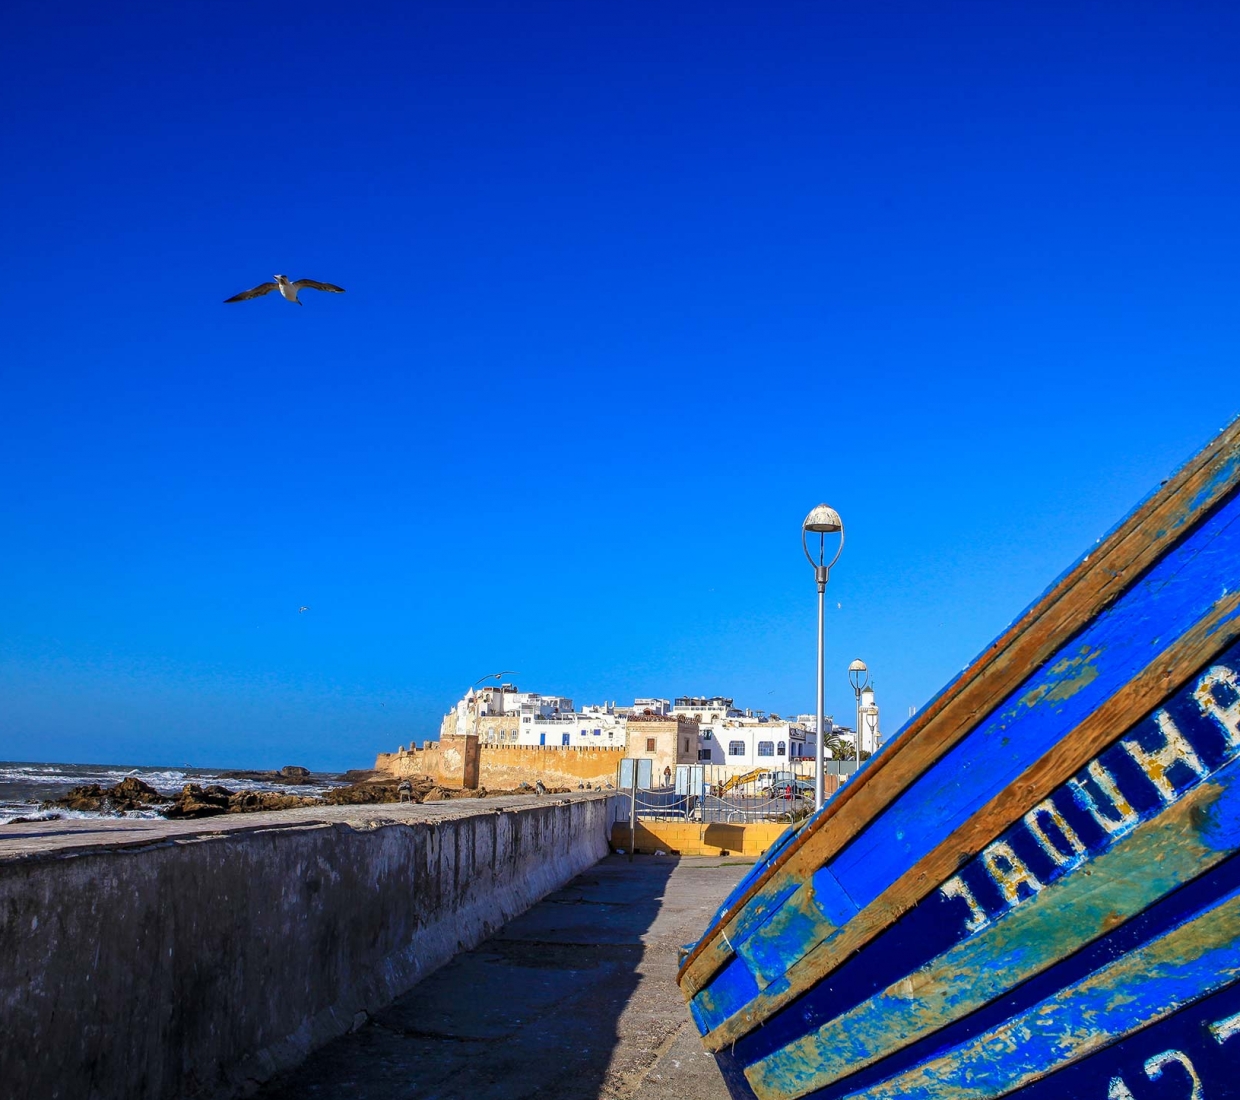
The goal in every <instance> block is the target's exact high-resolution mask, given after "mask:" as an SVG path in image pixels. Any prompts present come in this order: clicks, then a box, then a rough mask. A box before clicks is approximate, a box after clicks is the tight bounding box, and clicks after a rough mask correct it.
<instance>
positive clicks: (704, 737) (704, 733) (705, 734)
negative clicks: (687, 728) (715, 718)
mask: <svg viewBox="0 0 1240 1100" xmlns="http://www.w3.org/2000/svg"><path fill="white" fill-rule="evenodd" d="M702 740H703V741H709V740H710V730H703V731H702Z"/></svg>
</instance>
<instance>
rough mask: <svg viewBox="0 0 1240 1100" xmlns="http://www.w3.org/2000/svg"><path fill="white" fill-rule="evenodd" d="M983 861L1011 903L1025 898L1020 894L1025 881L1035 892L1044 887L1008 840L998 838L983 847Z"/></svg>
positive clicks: (1013, 903)
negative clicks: (1013, 849) (1021, 885)
mask: <svg viewBox="0 0 1240 1100" xmlns="http://www.w3.org/2000/svg"><path fill="white" fill-rule="evenodd" d="M982 863H983V864H985V866H986V870H987V871H989V872H990V877H991V878H992V879H994V882H995V885H996V886H998V887H999V889H1000V890H1002V891H1003V896H1004V897H1005V898H1007V903H1008V904H1009V905H1016V904H1017V903H1019V902H1020V901H1022V900H1023V899H1022V898H1021V896H1020V884H1021V883H1022V882H1023V883H1024V884H1025V885H1026V886H1028V887H1029V889H1030V890H1032V891H1033V892H1034V893H1035V894H1036V893H1038V892H1039V891H1040V890H1041V889H1042V883H1041V882H1040V881H1039V879H1038V877H1037V875H1035V874H1034V873H1033V872H1032V871H1031V870H1029V868H1028V867H1027V866H1026V865H1025V861H1024V860H1023V859H1021V858H1020V856H1018V855H1017V854H1016V853H1015V852H1014V851H1012V846H1011V845H1010V844H1008V843H1007V842H1006V841H1002V840H997V841H995V842H994V843H993V844H988V845H987V846H986V847H985V848H983V849H982Z"/></svg>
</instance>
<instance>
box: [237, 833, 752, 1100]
mask: <svg viewBox="0 0 1240 1100" xmlns="http://www.w3.org/2000/svg"><path fill="white" fill-rule="evenodd" d="M746 870H747V864H745V863H743V862H740V861H737V860H734V859H726V858H725V859H718V858H715V859H705V858H703V859H677V858H675V857H659V856H638V857H637V858H636V859H635V860H634V861H633V862H632V863H629V862H628V861H627V859H626V858H625V857H623V856H610V857H608V858H606V859H604V860H602V861H601V862H600V863H598V864H596V865H595V866H594V867H592V868H591V869H590V870H589V871H587V872H585V873H584V874H582V875H580V876H578V877H577V878H576V879H574V880H573V881H572V882H571V883H569V884H568V885H567V886H566V887H565V888H564V889H562V890H559V891H557V892H556V893H554V894H552V895H550V896H549V897H547V898H545V899H544V900H543V901H542V902H540V903H539V904H538V905H536V906H535V907H534V908H533V909H531V910H529V911H528V912H527V913H525V914H523V915H522V916H520V917H518V918H517V919H516V920H514V921H512V922H511V923H510V924H508V925H507V926H506V927H505V928H504V929H503V930H502V931H500V932H499V933H497V934H496V935H495V936H493V937H492V938H491V939H489V940H487V941H486V942H485V943H483V944H482V945H480V946H479V947H478V948H476V949H475V950H473V951H470V952H468V953H466V954H463V955H459V956H458V957H457V958H455V959H454V960H453V961H452V962H450V963H449V964H448V965H447V966H445V967H443V968H442V969H441V970H439V971H437V972H436V973H434V974H432V975H431V976H430V977H429V978H427V979H426V980H425V981H423V982H422V983H421V984H419V985H418V986H416V987H415V988H414V989H412V990H410V992H408V993H407V994H405V995H404V996H403V997H401V998H400V999H399V1000H398V1001H396V1002H395V1003H394V1004H392V1005H391V1006H389V1007H388V1008H386V1009H384V1010H383V1011H382V1012H380V1013H378V1014H377V1015H376V1016H375V1017H374V1018H373V1019H372V1020H370V1021H369V1022H368V1023H366V1024H365V1025H364V1026H362V1027H360V1028H359V1029H358V1030H357V1031H355V1032H354V1033H352V1034H351V1035H347V1036H345V1037H343V1038H341V1039H338V1040H336V1041H335V1042H333V1043H330V1044H328V1045H327V1046H326V1047H323V1048H322V1049H321V1050H319V1051H318V1052H317V1053H315V1054H314V1055H312V1056H311V1057H310V1059H309V1060H308V1061H307V1062H305V1063H304V1064H303V1065H301V1066H300V1067H298V1068H297V1069H295V1070H292V1071H290V1072H288V1073H286V1074H284V1075H283V1076H281V1077H279V1078H277V1079H275V1080H274V1081H271V1082H269V1083H268V1085H267V1086H266V1087H264V1088H263V1089H261V1090H260V1091H259V1092H258V1094H257V1095H258V1097H259V1098H260V1100H294V1098H296V1100H302V1098H315V1097H332V1098H333V1100H334V1098H345V1097H347V1098H356V1100H406V1098H414V1097H417V1098H420V1100H456V1098H458V1097H459V1098H465V1097H469V1098H470V1100H519V1098H522V1097H559V1098H563V1100H586V1098H595V1097H598V1098H606V1100H619V1098H622V1097H623V1098H628V1097H635V1098H638V1100H664V1098H666V1100H671V1098H672V1097H675V1098H676V1100H726V1097H727V1095H728V1094H727V1090H726V1089H725V1087H724V1084H723V1080H722V1078H721V1077H720V1075H719V1071H718V1069H717V1068H716V1067H715V1063H714V1060H713V1059H712V1058H711V1057H710V1056H709V1055H707V1054H706V1052H705V1051H704V1050H703V1049H702V1046H701V1043H700V1042H699V1039H698V1034H697V1031H696V1029H695V1028H694V1027H693V1025H692V1024H691V1023H690V1022H689V1018H688V1013H687V1011H686V1009H685V1004H684V1000H683V998H682V997H681V995H680V990H679V989H678V988H677V986H676V949H677V947H678V946H679V945H680V944H682V943H688V942H690V941H691V940H693V939H695V938H696V937H697V936H698V934H699V933H700V932H701V931H702V930H703V929H704V927H705V925H706V922H707V920H708V919H709V918H710V916H711V914H712V913H714V911H715V909H716V908H717V907H718V906H719V904H720V903H721V902H722V901H723V899H724V897H725V896H726V895H727V894H728V892H729V891H730V890H731V889H732V887H733V886H734V885H735V884H736V883H737V882H738V881H739V880H740V878H741V877H742V876H743V875H744V873H745V872H746Z"/></svg>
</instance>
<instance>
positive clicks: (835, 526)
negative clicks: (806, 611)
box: [801, 504, 844, 809]
mask: <svg viewBox="0 0 1240 1100" xmlns="http://www.w3.org/2000/svg"><path fill="white" fill-rule="evenodd" d="M837 531H838V532H839V536H840V544H839V546H838V547H836V550H835V557H833V558H832V559H831V560H830V561H829V562H828V561H827V560H826V546H827V536H828V535H832V534H835V533H836V532H837ZM811 534H814V535H817V536H818V560H817V561H814V555H813V554H811V553H810V549H809V543H808V541H807V539H808V537H809V535H811ZM801 549H802V550H804V551H805V557H806V560H807V561H808V562H809V563H810V565H812V566H813V567H814V580H815V581H817V583H818V725H817V730H818V732H817V736H816V738H815V740H816V741H817V745H818V747H817V748H816V749H815V750H814V755H815V756H816V757H817V760H816V763H815V767H814V808H815V809H820V808H821V807H822V803H823V782H822V779H823V775H822V773H823V772H824V771H825V770H826V763H825V759H826V758H825V752H826V746H825V743H824V742H825V740H826V739H825V737H824V731H823V724H824V719H823V711H824V710H826V706H825V702H826V680H825V666H824V664H823V661H824V656H823V647H824V645H825V642H826V618H825V605H824V600H825V598H826V592H827V581H828V580H829V579H830V576H831V566H833V565H834V564H835V563H836V562H837V561H839V560H840V554H841V553H842V552H843V550H844V521H843V520H842V519H840V514H839V512H837V511H836V510H835V509H834V508H830V507H828V506H827V505H825V504H820V505H818V507H817V508H815V509H814V510H813V511H812V512H810V514H809V515H808V516H806V517H805V522H804V523H802V524H801Z"/></svg>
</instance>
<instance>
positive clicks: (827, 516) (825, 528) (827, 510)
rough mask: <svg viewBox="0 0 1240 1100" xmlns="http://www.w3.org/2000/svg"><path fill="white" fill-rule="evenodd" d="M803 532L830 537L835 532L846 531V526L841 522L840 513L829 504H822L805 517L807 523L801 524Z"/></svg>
mask: <svg viewBox="0 0 1240 1100" xmlns="http://www.w3.org/2000/svg"><path fill="white" fill-rule="evenodd" d="M801 530H802V531H813V532H815V533H816V534H824V535H829V534H831V533H833V532H835V531H842V530H844V524H843V523H842V522H841V520H840V514H839V512H837V511H836V510H835V509H834V508H832V507H831V506H830V505H829V504H820V505H818V507H817V508H815V509H813V511H811V512H810V514H809V515H808V516H806V517H805V522H804V523H802V524H801Z"/></svg>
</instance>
